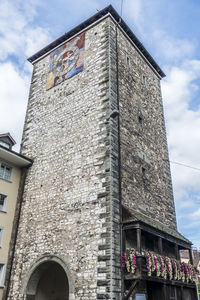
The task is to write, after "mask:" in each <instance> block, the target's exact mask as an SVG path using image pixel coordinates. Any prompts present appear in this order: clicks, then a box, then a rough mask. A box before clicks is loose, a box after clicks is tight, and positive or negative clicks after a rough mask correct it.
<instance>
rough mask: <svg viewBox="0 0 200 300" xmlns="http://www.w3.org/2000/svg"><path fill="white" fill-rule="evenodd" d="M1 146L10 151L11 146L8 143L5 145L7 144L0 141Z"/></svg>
mask: <svg viewBox="0 0 200 300" xmlns="http://www.w3.org/2000/svg"><path fill="white" fill-rule="evenodd" d="M0 145H2V146H4V147H6V148H8V149H9V148H10V145H9V144H7V143H5V142H3V141H0Z"/></svg>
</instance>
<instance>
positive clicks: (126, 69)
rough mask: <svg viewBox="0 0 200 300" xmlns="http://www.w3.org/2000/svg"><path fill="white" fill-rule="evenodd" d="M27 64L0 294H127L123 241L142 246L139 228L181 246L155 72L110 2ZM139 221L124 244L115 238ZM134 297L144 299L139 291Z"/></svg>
mask: <svg viewBox="0 0 200 300" xmlns="http://www.w3.org/2000/svg"><path fill="white" fill-rule="evenodd" d="M29 61H30V62H31V63H32V64H33V66H34V70H33V76H32V81H31V88H30V96H29V102H28V108H27V114H26V121H25V126H24V133H23V139H22V147H21V153H22V154H23V155H26V156H27V157H30V158H31V159H33V161H34V163H33V166H32V167H31V168H30V169H29V170H28V174H27V178H26V182H25V187H24V195H23V199H22V205H21V211H20V222H19V228H18V233H17V240H16V245H15V249H14V250H13V252H14V261H13V266H12V270H11V272H10V273H11V275H10V276H7V281H8V282H9V285H8V289H7V290H8V291H9V292H7V296H8V299H10V300H11V299H16V300H18V299H29V300H30V299H39V300H43V299H44V300H46V299H48V300H56V299H57V300H58V299H60V300H64V299H65V300H66V299H69V300H75V299H76V300H79V299H81V300H83V299H85V300H86V299H87V300H94V299H116V300H117V299H122V297H123V296H124V297H127V298H124V299H128V297H130V296H131V295H132V297H133V295H135V294H134V293H132V292H133V286H132V290H131V282H130V281H128V282H126V278H125V275H124V271H123V270H122V269H121V254H122V251H123V249H124V247H125V243H126V240H127V244H131V243H132V244H133V246H134V245H135V244H136V242H137V245H136V247H137V250H138V253H140V252H141V245H142V242H143V240H144V241H145V239H148V238H146V236H145V235H143V234H142V233H141V232H142V230H144V231H145V230H147V229H144V228H143V227H142V228H143V229H141V223H142V224H143V225H144V224H145V225H144V226H146V227H145V228H147V227H148V228H151V229H152V228H154V229H155V230H157V232H160V236H159V237H160V240H159V245H161V244H162V240H165V237H164V232H165V233H166V232H168V235H169V236H170V237H171V240H173V241H174V245H176V244H177V243H178V242H177V241H179V243H178V246H177V247H180V245H182V247H183V248H184V247H185V248H188V249H189V248H190V242H189V241H188V240H186V239H185V238H183V237H182V236H180V235H179V234H178V232H177V227H176V216H175V208H174V201H173V195H172V186H171V176H170V168H169V161H168V151H167V142H166V133H165V125H164V117H163V107H162V99H161V90H160V79H161V78H162V77H164V76H165V75H164V73H163V72H162V70H161V69H160V68H159V66H158V65H157V64H156V62H155V61H154V60H153V58H152V57H151V55H150V54H149V53H148V52H147V51H146V49H145V48H144V47H143V45H142V44H141V43H140V42H139V40H138V39H137V38H136V36H135V35H134V34H133V33H132V32H131V30H130V29H129V28H128V26H127V25H126V24H125V23H124V21H123V20H121V19H120V17H119V15H118V14H117V12H116V11H115V10H114V9H113V8H112V6H109V7H107V8H105V9H104V10H102V11H100V12H98V13H97V14H96V15H94V16H93V17H91V18H90V19H88V20H86V21H85V22H83V23H82V24H80V25H79V26H77V27H76V28H74V29H73V30H71V31H70V32H68V33H66V34H64V35H63V36H62V37H60V38H58V39H57V40H56V41H54V42H53V43H51V44H50V45H48V46H47V47H45V48H44V49H42V50H41V51H39V52H38V53H36V54H35V55H33V56H32V57H30V58H29ZM134 224H135V225H134ZM137 224H139V225H138V226H139V227H137V228H136V231H134V232H133V234H131V238H130V231H129V232H127V234H124V233H123V232H125V230H124V228H125V229H126V227H127V226H136V225H137ZM131 228H132V227H131ZM131 230H132V229H131ZM152 230H153V229H152ZM147 231H148V230H147ZM131 232H132V231H131ZM145 232H146V231H145ZM162 233H163V236H162ZM166 234H167V233H166ZM166 240H167V241H171V240H170V238H168V239H167V238H166ZM176 242H177V243H176ZM185 248H184V249H185ZM174 249H175V248H174ZM177 249H178V248H176V250H177ZM136 290H137V292H138V293H140V294H141V295H147V288H146V286H145V285H144V284H143V285H140V284H138V288H137V289H136ZM128 292H129V296H127V293H128ZM125 295H126V296H125ZM135 297H136V296H135ZM141 299H143V298H141ZM144 299H145V298H144ZM149 299H150V298H149ZM163 299H164V298H163Z"/></svg>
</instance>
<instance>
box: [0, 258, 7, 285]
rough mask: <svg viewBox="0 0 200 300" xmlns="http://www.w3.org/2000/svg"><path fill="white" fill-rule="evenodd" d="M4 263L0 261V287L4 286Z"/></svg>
mask: <svg viewBox="0 0 200 300" xmlns="http://www.w3.org/2000/svg"><path fill="white" fill-rule="evenodd" d="M5 269H6V264H4V263H2V262H0V287H4V280H5Z"/></svg>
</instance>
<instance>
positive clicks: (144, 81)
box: [142, 75, 147, 87]
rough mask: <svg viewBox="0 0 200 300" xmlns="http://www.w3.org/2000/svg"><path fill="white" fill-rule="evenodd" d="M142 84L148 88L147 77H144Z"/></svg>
mask: <svg viewBox="0 0 200 300" xmlns="http://www.w3.org/2000/svg"><path fill="white" fill-rule="evenodd" d="M142 84H143V85H144V86H145V87H146V86H147V78H146V76H144V75H142Z"/></svg>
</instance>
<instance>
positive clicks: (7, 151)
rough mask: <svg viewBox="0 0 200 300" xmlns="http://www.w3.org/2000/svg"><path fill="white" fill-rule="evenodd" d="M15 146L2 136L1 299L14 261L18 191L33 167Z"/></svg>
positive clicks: (0, 190)
mask: <svg viewBox="0 0 200 300" xmlns="http://www.w3.org/2000/svg"><path fill="white" fill-rule="evenodd" d="M14 144H15V141H14V140H13V139H12V137H11V136H10V134H9V133H6V134H0V299H2V297H3V293H4V291H5V279H6V270H7V271H8V273H9V265H10V262H11V259H12V251H13V246H14V241H15V229H16V228H17V219H18V217H17V218H15V213H16V207H19V206H18V205H17V204H18V200H19V201H20V197H18V191H20V190H21V191H22V186H23V185H22V182H21V178H22V174H24V173H25V172H24V171H25V170H26V168H27V167H29V166H30V165H31V161H30V160H29V159H27V158H25V157H24V156H22V155H20V154H18V153H16V152H14V151H12V146H13V145H14ZM19 196H20V193H19ZM18 212H19V210H17V214H18ZM13 225H14V226H13ZM11 237H12V243H11ZM7 276H8V275H7Z"/></svg>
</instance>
